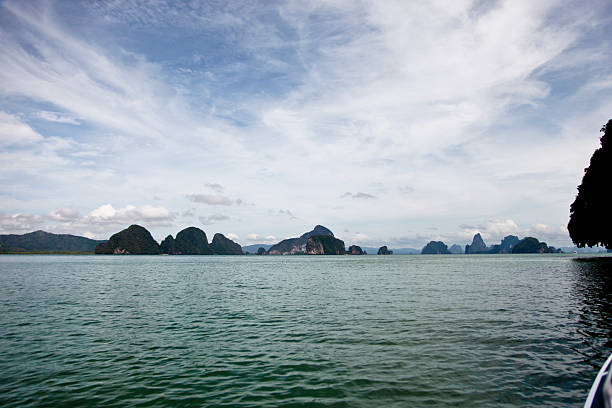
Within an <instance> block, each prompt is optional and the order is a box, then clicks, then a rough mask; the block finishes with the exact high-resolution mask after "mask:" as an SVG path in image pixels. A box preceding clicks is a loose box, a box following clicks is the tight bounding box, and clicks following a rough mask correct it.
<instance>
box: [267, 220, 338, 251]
mask: <svg viewBox="0 0 612 408" xmlns="http://www.w3.org/2000/svg"><path fill="white" fill-rule="evenodd" d="M315 235H328V236H332V237H333V236H334V233H333V232H331V231H330V230H329V229H328V228H325V227H324V226H322V225H317V226H315V227H314V229H313V230H312V231H309V232H306V233H304V234H302V235H301V236H300V237H299V238H289V239H284V240H282V241H281V242H279V243H278V244H276V245H272V246H271V247H270V249H269V250H268V253H269V254H270V255H288V254H303V253H304V251H305V247H306V241H308V238H310V237H312V236H315Z"/></svg>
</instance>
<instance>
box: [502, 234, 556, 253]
mask: <svg viewBox="0 0 612 408" xmlns="http://www.w3.org/2000/svg"><path fill="white" fill-rule="evenodd" d="M561 252H563V251H561V250H560V249H556V248H555V247H549V246H548V245H546V242H540V241H539V240H538V239H537V238H534V237H527V238H523V239H521V240H520V241H519V242H518V243H517V244H516V245H515V246H514V248H512V253H513V254H554V253H561Z"/></svg>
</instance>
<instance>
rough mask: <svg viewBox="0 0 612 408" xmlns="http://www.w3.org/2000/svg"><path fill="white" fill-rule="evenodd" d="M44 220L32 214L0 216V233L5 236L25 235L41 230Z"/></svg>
mask: <svg viewBox="0 0 612 408" xmlns="http://www.w3.org/2000/svg"><path fill="white" fill-rule="evenodd" d="M43 225H44V218H43V217H42V216H40V215H32V214H0V232H2V233H5V234H11V233H12V234H15V233H25V232H32V231H34V230H38V229H41V227H42V226H43Z"/></svg>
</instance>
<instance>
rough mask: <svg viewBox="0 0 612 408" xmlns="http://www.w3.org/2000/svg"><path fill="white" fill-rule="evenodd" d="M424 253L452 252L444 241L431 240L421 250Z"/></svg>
mask: <svg viewBox="0 0 612 408" xmlns="http://www.w3.org/2000/svg"><path fill="white" fill-rule="evenodd" d="M421 253H422V254H423V255H438V254H445V255H446V254H450V251H449V250H448V247H447V246H446V244H445V243H444V242H442V241H429V243H428V244H427V245H425V247H424V248H423V250H422V251H421Z"/></svg>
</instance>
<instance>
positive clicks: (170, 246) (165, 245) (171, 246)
mask: <svg viewBox="0 0 612 408" xmlns="http://www.w3.org/2000/svg"><path fill="white" fill-rule="evenodd" d="M159 251H160V252H161V253H162V254H169V255H174V254H175V253H176V241H175V240H174V237H172V235H168V236H167V237H166V238H164V240H163V241H162V242H161V244H159Z"/></svg>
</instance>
